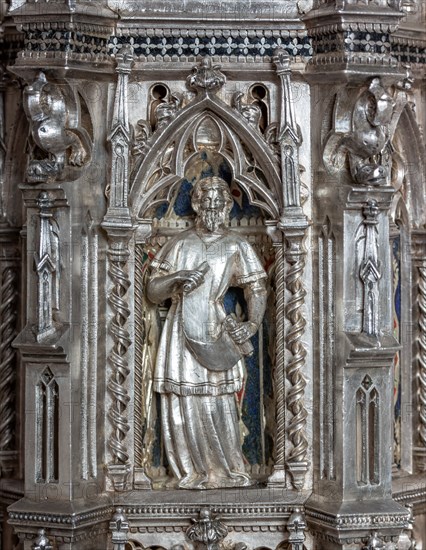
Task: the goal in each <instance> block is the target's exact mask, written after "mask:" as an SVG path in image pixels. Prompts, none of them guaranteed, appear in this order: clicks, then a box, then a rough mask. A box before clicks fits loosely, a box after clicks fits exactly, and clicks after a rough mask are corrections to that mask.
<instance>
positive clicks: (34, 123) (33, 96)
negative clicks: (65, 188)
mask: <svg viewBox="0 0 426 550" xmlns="http://www.w3.org/2000/svg"><path fill="white" fill-rule="evenodd" d="M24 107H25V112H26V115H27V117H28V119H29V120H30V123H31V135H32V138H33V140H34V143H35V145H36V146H38V147H39V148H40V149H41V150H42V151H44V152H45V153H47V154H48V158H46V159H41V160H35V159H32V160H30V163H29V166H28V170H27V176H28V181H29V182H32V183H38V182H42V181H46V180H48V179H50V180H52V179H55V178H57V177H58V176H60V174H61V172H62V171H63V169H64V167H65V165H66V164H67V163H68V164H69V165H70V166H76V167H80V166H82V165H83V164H84V163H85V161H86V160H87V157H88V154H89V149H90V144H89V143H90V141H89V138H88V135H87V133H86V132H85V131H84V130H83V129H82V128H78V127H75V126H76V125H75V123H74V124H73V123H72V122H71V120H72V118H75V117H73V116H72V113H70V108H69V107H68V106H67V103H66V101H65V97H64V94H63V93H62V91H61V90H60V88H59V87H58V86H56V85H54V84H50V83H48V82H47V79H46V76H45V75H44V73H42V72H40V73H39V75H38V76H37V78H36V80H35V81H34V82H33V83H32V84H31V85H29V86H27V88H26V89H25V92H24ZM83 143H84V145H83ZM68 149H70V153H69V156H68V158H67V155H66V153H67V150H68Z"/></svg>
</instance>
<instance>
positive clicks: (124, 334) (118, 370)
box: [107, 249, 131, 490]
mask: <svg viewBox="0 0 426 550" xmlns="http://www.w3.org/2000/svg"><path fill="white" fill-rule="evenodd" d="M128 256H129V252H128V249H126V251H125V252H124V253H123V252H122V253H121V254H120V255H119V256H118V257H117V255H116V253H115V251H114V250H112V251H111V250H110V251H109V257H110V268H109V270H108V274H109V276H110V278H111V281H112V283H113V287H112V290H111V292H110V294H109V296H108V303H109V304H110V306H111V309H112V319H111V323H110V326H109V331H110V334H111V336H112V339H113V346H112V348H111V351H110V353H109V356H108V362H109V364H110V366H111V367H112V373H111V376H110V378H109V381H108V386H107V387H108V390H109V392H110V394H111V397H112V403H111V406H110V408H109V411H108V417H109V419H110V420H111V424H112V432H111V434H110V437H109V441H108V445H109V448H110V450H111V453H112V459H113V460H112V464H110V465H109V472H110V475H111V477H112V479H113V483H114V486H115V488H116V489H117V490H122V489H124V488H125V484H126V479H127V475H128V473H129V471H130V465H129V452H128V449H127V446H126V442H125V440H126V436H127V433H128V431H129V429H130V425H129V421H128V419H127V414H126V409H127V405H128V403H129V401H130V397H129V394H128V391H127V389H126V386H125V383H126V380H127V377H128V375H129V373H130V369H129V367H128V362H127V358H126V355H127V351H128V349H129V347H130V344H131V340H130V335H129V332H128V330H127V328H126V325H127V321H128V318H129V316H130V310H129V307H128V303H127V301H126V295H127V291H128V289H129V286H130V280H129V277H128V275H127V272H126V266H127V259H128ZM117 465H118V466H120V465H121V466H122V468H121V469H120V468H117V467H115V468H114V466H117ZM123 466H124V467H123Z"/></svg>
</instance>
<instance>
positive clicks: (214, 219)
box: [199, 187, 227, 231]
mask: <svg viewBox="0 0 426 550" xmlns="http://www.w3.org/2000/svg"><path fill="white" fill-rule="evenodd" d="M225 206H226V199H225V196H224V194H223V191H222V190H221V189H218V188H215V187H213V188H211V189H207V190H206V191H204V192H203V194H202V196H201V200H200V211H199V217H200V219H201V221H202V223H203V225H204V226H205V227H206V229H208V230H209V231H217V230H218V229H220V228H221V227H222V226H223V225H224V224H225V221H226V214H227V212H226V208H225Z"/></svg>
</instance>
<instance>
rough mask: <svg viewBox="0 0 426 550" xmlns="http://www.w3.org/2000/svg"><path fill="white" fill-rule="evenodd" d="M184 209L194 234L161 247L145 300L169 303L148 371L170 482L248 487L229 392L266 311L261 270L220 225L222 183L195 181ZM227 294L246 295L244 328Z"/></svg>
mask: <svg viewBox="0 0 426 550" xmlns="http://www.w3.org/2000/svg"><path fill="white" fill-rule="evenodd" d="M191 203H192V207H193V209H194V211H195V212H196V220H195V225H194V227H193V228H190V229H188V230H186V231H183V232H181V233H180V234H179V235H177V236H175V237H174V238H172V239H170V240H169V241H168V242H167V243H166V244H165V245H164V246H163V248H162V249H161V250H160V252H159V253H158V254H157V256H156V257H155V258H154V260H153V261H152V264H151V275H150V278H149V282H148V287H147V294H148V298H149V300H150V301H152V302H153V303H157V304H158V303H161V302H163V301H164V300H166V299H168V298H171V307H170V310H169V312H168V315H167V319H166V321H165V325H164V328H163V332H162V335H161V340H160V344H159V349H158V352H157V358H156V366H155V373H154V389H155V391H156V392H159V393H160V395H161V422H162V432H163V440H164V448H165V452H166V455H167V460H168V464H169V467H170V470H171V473H172V474H173V479H172V481H171V483H170V485H171V486H176V487H179V488H182V489H208V488H216V487H238V486H247V485H250V484H251V483H252V482H251V479H250V476H249V475H248V473H247V472H246V468H245V462H244V457H243V452H242V442H241V437H240V429H239V417H238V406H237V400H236V393H237V392H238V391H240V390H241V388H242V385H243V377H244V355H249V354H250V353H252V351H253V348H252V346H251V342H250V338H251V337H252V336H253V335H254V334H255V333H256V332H257V330H258V328H259V325H260V324H261V322H262V319H263V315H264V312H265V307H266V289H265V279H266V273H265V271H264V269H263V267H262V265H261V263H260V261H259V259H258V257H257V255H256V252H255V251H254V249H253V248H252V246H251V245H250V243H249V242H248V241H247V239H246V238H245V237H244V236H242V235H240V234H239V233H237V232H234V231H231V230H230V229H229V227H228V225H229V223H228V222H229V213H230V210H231V208H232V204H233V200H232V197H231V194H230V192H229V186H228V184H227V183H226V182H225V181H224V180H222V179H221V178H218V177H208V178H204V179H201V180H200V181H198V182H197V183H196V184H195V186H194V189H193V193H192V199H191ZM230 287H242V288H243V289H244V297H245V300H246V302H247V310H248V320H247V321H245V322H239V321H237V320H236V319H235V318H233V317H231V316H229V315H227V313H226V311H225V307H224V303H223V300H224V297H225V295H226V293H227V291H228V289H229V288H230Z"/></svg>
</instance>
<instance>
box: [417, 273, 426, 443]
mask: <svg viewBox="0 0 426 550" xmlns="http://www.w3.org/2000/svg"><path fill="white" fill-rule="evenodd" d="M418 304H419V310H420V316H419V328H420V331H419V338H418V345H419V353H418V356H417V359H418V394H417V395H418V400H419V427H418V430H419V442H420V445H421V446H422V447H426V262H423V265H422V266H421V267H419V295H418Z"/></svg>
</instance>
